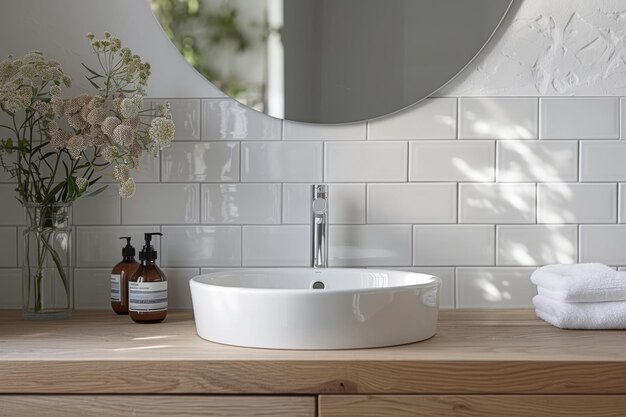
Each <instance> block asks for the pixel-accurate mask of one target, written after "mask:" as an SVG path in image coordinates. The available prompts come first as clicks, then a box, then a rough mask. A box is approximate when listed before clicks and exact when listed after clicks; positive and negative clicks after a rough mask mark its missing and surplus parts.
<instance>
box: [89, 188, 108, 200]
mask: <svg viewBox="0 0 626 417" xmlns="http://www.w3.org/2000/svg"><path fill="white" fill-rule="evenodd" d="M107 187H108V185H103V186H102V187H100V188H98V189H97V190H96V191H92V192H91V193H89V194H86V195H85V197H93V196H96V195H98V194H100V193H101V192H103V191H104V190H106V189H107Z"/></svg>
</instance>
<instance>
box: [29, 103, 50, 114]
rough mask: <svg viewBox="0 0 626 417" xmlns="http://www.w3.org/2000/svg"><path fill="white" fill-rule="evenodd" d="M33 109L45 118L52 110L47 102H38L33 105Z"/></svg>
mask: <svg viewBox="0 0 626 417" xmlns="http://www.w3.org/2000/svg"><path fill="white" fill-rule="evenodd" d="M33 108H34V109H35V111H36V112H37V113H39V115H40V116H44V115H45V114H46V113H48V111H49V110H50V105H49V104H48V103H46V102H45V101H36V102H35V103H33Z"/></svg>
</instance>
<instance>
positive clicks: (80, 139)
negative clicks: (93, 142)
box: [65, 135, 88, 159]
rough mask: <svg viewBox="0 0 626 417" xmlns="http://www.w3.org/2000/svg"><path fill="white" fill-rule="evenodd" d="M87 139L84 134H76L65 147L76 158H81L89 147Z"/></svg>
mask: <svg viewBox="0 0 626 417" xmlns="http://www.w3.org/2000/svg"><path fill="white" fill-rule="evenodd" d="M87 145H88V143H87V139H85V137H84V136H83V135H74V136H72V137H71V138H70V139H69V140H68V141H67V145H66V146H65V148H66V149H67V151H68V152H69V153H70V156H71V157H72V158H74V159H78V158H80V154H81V153H83V151H84V150H85V149H87Z"/></svg>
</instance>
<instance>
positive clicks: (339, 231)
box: [0, 97, 626, 309]
mask: <svg viewBox="0 0 626 417" xmlns="http://www.w3.org/2000/svg"><path fill="white" fill-rule="evenodd" d="M166 101H169V102H170V103H171V107H172V110H173V117H174V119H175V121H176V124H177V129H176V130H177V134H176V138H175V141H174V143H173V144H172V146H171V147H170V148H168V149H166V150H164V151H163V152H162V153H161V155H160V156H159V157H158V158H156V159H155V158H147V159H146V161H145V163H144V167H145V168H144V170H143V171H142V173H141V174H140V175H139V176H138V180H140V183H139V184H138V185H137V194H136V195H135V197H134V198H133V199H131V200H122V199H120V198H119V197H118V196H117V191H116V189H115V186H112V187H111V189H110V190H107V191H106V192H105V193H103V194H101V195H100V196H98V197H96V198H94V199H93V200H84V201H80V202H78V203H76V204H75V206H74V224H75V226H74V237H75V240H74V252H75V254H74V258H75V259H74V264H75V265H76V271H75V279H76V295H75V296H76V306H77V308H85V309H87V308H98V309H108V308H109V273H110V269H111V268H112V267H113V265H114V264H115V263H117V262H118V261H119V260H120V258H121V248H122V242H121V241H120V240H119V237H120V236H126V235H128V236H132V238H133V243H134V244H135V246H136V247H137V249H138V250H139V249H140V248H141V245H142V237H143V233H144V232H150V231H160V232H163V233H164V237H163V238H160V239H159V238H157V239H156V240H155V245H156V246H157V248H158V250H159V259H158V263H159V264H160V265H161V266H162V267H163V268H164V270H165V272H166V274H167V275H168V276H169V278H170V305H171V307H172V308H190V307H191V304H190V296H189V289H188V279H189V278H190V277H192V276H194V275H196V274H198V273H201V272H202V273H205V272H208V271H213V270H219V269H228V268H241V267H267V266H277V267H290V266H298V267H306V266H307V265H308V264H309V258H310V241H309V236H310V226H309V222H310V201H309V199H310V194H311V191H310V185H311V184H312V183H316V182H326V183H329V184H330V223H331V227H330V236H329V237H330V254H329V255H330V264H331V265H332V266H341V267H371V268H397V269H403V270H410V271H417V272H424V273H428V274H434V275H437V276H439V277H440V278H442V280H443V287H442V296H441V306H442V307H444V308H455V307H456V308H485V307H487V308H491V307H493V308H504V307H530V306H531V305H532V304H531V297H532V296H533V294H534V293H535V289H534V286H532V285H531V283H530V281H529V279H528V277H529V276H530V274H531V273H532V271H534V269H535V268H536V267H537V266H540V265H543V264H546V263H552V262H564V263H569V262H604V263H607V264H609V265H611V266H614V267H625V266H626V249H625V248H626V140H625V139H626V133H625V128H624V126H625V123H626V99H624V98H621V99H620V98H615V97H600V98H595V97H591V98H587V97H559V98H544V97H498V98H486V97H480V98H475V97H463V98H453V97H442V98H433V99H427V100H425V101H424V102H422V103H420V104H417V105H415V106H411V107H410V108H407V109H405V110H402V111H400V112H397V113H394V114H392V115H389V116H387V117H381V118H378V119H375V120H371V121H365V122H360V123H352V124H348V125H340V126H333V125H312V124H306V123H295V122H287V121H280V120H278V119H274V118H270V117H267V116H265V115H262V114H259V113H257V112H255V111H252V110H250V109H248V108H246V107H244V106H241V105H239V104H237V103H236V102H234V101H233V100H231V99H226V98H216V99H176V98H174V99H166V98H156V99H153V100H152V101H151V104H152V105H156V104H159V103H164V102H166ZM620 117H621V120H620ZM620 129H621V132H620ZM620 138H621V139H622V140H620ZM14 188H15V185H14V183H13V182H12V180H11V178H10V177H8V176H7V175H2V176H0V308H17V307H19V300H20V291H21V282H20V276H21V272H20V269H19V267H20V262H21V261H20V256H21V245H22V243H21V242H22V239H21V236H22V233H23V230H24V228H23V225H24V216H23V213H22V209H21V207H20V204H19V202H18V201H17V200H16V199H15V197H14V195H15V191H14Z"/></svg>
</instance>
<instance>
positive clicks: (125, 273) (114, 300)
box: [111, 236, 139, 314]
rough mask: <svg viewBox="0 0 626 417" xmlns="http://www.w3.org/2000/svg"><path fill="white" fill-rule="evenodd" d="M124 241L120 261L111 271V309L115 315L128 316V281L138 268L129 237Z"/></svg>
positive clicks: (125, 237)
mask: <svg viewBox="0 0 626 417" xmlns="http://www.w3.org/2000/svg"><path fill="white" fill-rule="evenodd" d="M120 239H126V246H124V247H123V248H122V260H121V262H119V263H118V264H117V265H115V266H114V267H113V270H112V271H111V308H112V309H113V311H115V312H116V313H117V314H128V280H129V278H130V277H131V276H133V275H134V273H135V272H136V271H137V268H139V262H137V261H136V260H135V248H133V247H132V245H131V244H130V237H128V236H123V237H121V238H120Z"/></svg>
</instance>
